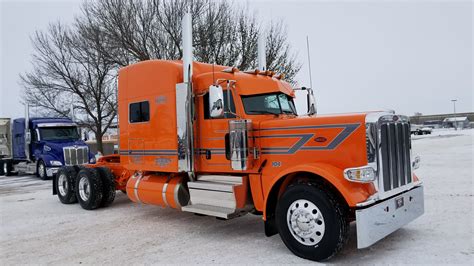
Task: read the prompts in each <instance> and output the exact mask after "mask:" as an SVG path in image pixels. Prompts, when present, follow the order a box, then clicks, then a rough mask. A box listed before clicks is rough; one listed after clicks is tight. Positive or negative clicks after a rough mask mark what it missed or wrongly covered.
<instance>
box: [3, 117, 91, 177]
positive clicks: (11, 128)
mask: <svg viewBox="0 0 474 266" xmlns="http://www.w3.org/2000/svg"><path fill="white" fill-rule="evenodd" d="M27 109H28V108H27ZM87 163H95V157H94V156H93V155H92V154H91V153H90V152H89V148H88V147H87V145H86V144H85V143H84V142H83V141H82V140H80V135H79V131H78V128H77V125H76V124H75V123H74V122H73V121H72V120H71V119H68V118H47V117H42V118H36V117H33V118H29V117H28V115H27V116H26V118H18V119H14V120H13V121H12V120H11V119H10V118H0V175H7V176H8V175H11V174H13V173H15V172H17V173H18V172H23V173H28V174H36V175H37V176H38V177H39V178H41V179H48V178H50V177H52V176H53V175H54V174H55V173H56V172H57V171H58V169H59V168H60V167H61V166H63V165H82V164H87Z"/></svg>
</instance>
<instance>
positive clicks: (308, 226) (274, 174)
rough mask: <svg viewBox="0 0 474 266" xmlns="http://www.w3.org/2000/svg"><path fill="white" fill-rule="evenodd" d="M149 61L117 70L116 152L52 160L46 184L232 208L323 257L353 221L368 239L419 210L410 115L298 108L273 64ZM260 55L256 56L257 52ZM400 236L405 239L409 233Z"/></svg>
mask: <svg viewBox="0 0 474 266" xmlns="http://www.w3.org/2000/svg"><path fill="white" fill-rule="evenodd" d="M191 40H192V37H191V19H190V16H189V14H187V15H185V17H184V19H183V46H184V47H183V54H184V55H183V60H179V61H169V60H149V61H143V62H139V63H136V64H133V65H129V66H127V67H124V68H122V69H121V70H120V71H119V77H118V79H119V80H118V111H119V132H120V140H119V143H120V147H119V148H120V151H119V154H117V155H111V156H105V157H102V158H100V159H98V161H97V163H96V164H90V165H85V166H81V167H77V166H66V167H62V168H61V169H60V170H59V172H58V174H57V175H56V178H54V179H53V194H57V195H58V197H59V200H60V201H61V202H62V203H65V204H70V203H75V202H79V203H80V205H81V206H82V207H83V208H84V209H87V210H92V209H97V208H99V207H103V206H107V205H109V204H111V203H112V201H113V200H114V197H115V191H116V190H122V191H125V192H126V194H127V196H128V197H129V198H130V200H132V201H133V202H136V203H142V204H152V205H158V206H161V207H169V208H174V209H177V210H181V211H184V212H190V213H195V214H200V215H207V216H214V217H217V218H220V219H232V218H236V217H239V216H242V215H245V214H247V213H253V214H257V215H261V216H262V219H263V221H264V225H265V234H266V235H267V236H272V235H275V234H279V235H280V237H281V239H282V241H283V242H284V243H285V245H286V246H287V247H288V249H289V250H291V251H292V252H293V253H294V254H296V255H297V256H300V257H302V258H306V259H310V260H315V261H321V260H326V259H329V258H331V257H332V256H333V255H334V254H336V253H337V252H338V251H339V250H341V248H342V247H343V245H344V243H345V242H346V240H347V238H348V232H349V223H350V222H353V221H355V222H356V224H357V226H356V229H357V243H358V248H367V247H369V246H371V245H372V244H374V243H375V242H377V241H379V240H381V239H382V238H384V237H385V236H387V235H389V234H391V233H392V232H394V231H396V230H397V229H399V228H400V227H402V226H404V225H405V224H407V223H409V222H410V221H412V220H414V219H416V218H417V217H419V216H420V215H422V213H423V212H424V202H423V186H422V184H421V181H420V180H419V178H418V177H417V176H416V174H415V173H414V170H415V169H416V168H417V167H418V163H419V160H414V158H413V156H412V150H411V138H410V121H409V118H408V117H407V116H404V115H398V114H395V113H393V112H365V113H352V114H336V115H318V114H316V113H315V109H316V108H315V106H314V98H313V97H312V96H313V92H312V89H311V88H301V89H302V90H304V91H306V92H307V94H308V98H307V99H308V114H306V115H297V113H296V109H295V104H294V101H293V100H294V98H295V90H296V89H294V88H292V86H291V85H290V84H289V83H287V82H285V81H284V80H283V79H282V75H276V74H275V73H273V72H271V71H265V70H262V69H260V70H258V69H257V70H252V71H240V70H238V69H237V68H235V67H225V66H217V65H216V66H213V65H210V64H205V63H199V62H193V61H192V45H191ZM259 56H261V55H259ZM407 241H409V239H407Z"/></svg>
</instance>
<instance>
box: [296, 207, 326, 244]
mask: <svg viewBox="0 0 474 266" xmlns="http://www.w3.org/2000/svg"><path fill="white" fill-rule="evenodd" d="M287 224H288V229H289V230H290V232H291V234H292V235H293V237H294V238H295V239H296V240H297V241H298V242H300V243H301V244H303V245H306V246H314V245H316V244H317V243H319V242H320V241H321V239H322V238H323V236H324V230H325V224H324V218H323V216H322V214H321V212H320V210H319V208H318V207H316V205H315V204H314V203H312V202H311V201H309V200H305V199H300V200H296V201H294V202H293V203H292V204H291V205H290V207H289V208H288V212H287Z"/></svg>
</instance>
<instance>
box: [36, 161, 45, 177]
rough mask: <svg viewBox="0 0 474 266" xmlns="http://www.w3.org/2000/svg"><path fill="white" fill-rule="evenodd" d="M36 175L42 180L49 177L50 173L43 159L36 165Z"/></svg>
mask: <svg viewBox="0 0 474 266" xmlns="http://www.w3.org/2000/svg"><path fill="white" fill-rule="evenodd" d="M36 175H37V176H38V177H39V178H40V179H41V180H46V179H48V175H47V174H46V165H45V164H44V162H43V161H42V160H41V161H39V162H38V165H37V166H36Z"/></svg>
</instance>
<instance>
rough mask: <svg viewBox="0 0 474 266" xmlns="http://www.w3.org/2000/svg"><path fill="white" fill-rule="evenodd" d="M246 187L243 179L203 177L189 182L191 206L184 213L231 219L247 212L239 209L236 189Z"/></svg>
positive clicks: (184, 208) (185, 207) (218, 176)
mask: <svg viewBox="0 0 474 266" xmlns="http://www.w3.org/2000/svg"><path fill="white" fill-rule="evenodd" d="M242 186H244V185H243V180H242V177H240V176H225V175H202V176H198V177H197V181H194V182H188V188H189V195H190V204H189V205H187V206H184V207H182V208H181V209H182V211H185V212H192V213H197V214H203V215H209V216H215V217H219V218H223V219H231V218H234V217H237V216H239V215H240V214H241V213H243V212H245V211H244V210H242V209H238V208H237V199H236V195H235V189H236V188H240V187H242Z"/></svg>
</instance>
